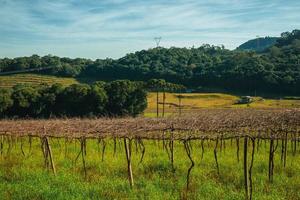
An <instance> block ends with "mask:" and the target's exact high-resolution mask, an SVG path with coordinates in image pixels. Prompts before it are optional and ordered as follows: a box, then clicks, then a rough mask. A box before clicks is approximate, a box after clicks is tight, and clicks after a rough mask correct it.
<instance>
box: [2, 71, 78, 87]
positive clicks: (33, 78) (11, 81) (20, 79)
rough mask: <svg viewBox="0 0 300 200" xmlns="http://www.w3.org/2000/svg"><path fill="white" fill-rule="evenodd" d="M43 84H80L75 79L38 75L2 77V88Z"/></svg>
mask: <svg viewBox="0 0 300 200" xmlns="http://www.w3.org/2000/svg"><path fill="white" fill-rule="evenodd" d="M42 83H46V84H49V85H51V84H54V83H61V84H63V85H65V86H68V85H71V84H75V83H78V81H76V79H74V78H59V77H56V76H48V75H36V74H16V75H9V76H0V88H11V87H13V86H14V85H16V84H30V85H40V84H42Z"/></svg>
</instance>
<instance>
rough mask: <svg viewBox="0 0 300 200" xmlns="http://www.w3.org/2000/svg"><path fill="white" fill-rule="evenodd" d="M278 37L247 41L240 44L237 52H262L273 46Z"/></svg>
mask: <svg viewBox="0 0 300 200" xmlns="http://www.w3.org/2000/svg"><path fill="white" fill-rule="evenodd" d="M277 39H278V37H264V38H256V39H252V40H249V41H247V42H245V43H243V44H241V45H240V46H239V47H238V48H237V50H242V51H256V52H262V51H264V50H266V49H267V48H268V47H270V46H273V45H274V44H275V43H276V41H277Z"/></svg>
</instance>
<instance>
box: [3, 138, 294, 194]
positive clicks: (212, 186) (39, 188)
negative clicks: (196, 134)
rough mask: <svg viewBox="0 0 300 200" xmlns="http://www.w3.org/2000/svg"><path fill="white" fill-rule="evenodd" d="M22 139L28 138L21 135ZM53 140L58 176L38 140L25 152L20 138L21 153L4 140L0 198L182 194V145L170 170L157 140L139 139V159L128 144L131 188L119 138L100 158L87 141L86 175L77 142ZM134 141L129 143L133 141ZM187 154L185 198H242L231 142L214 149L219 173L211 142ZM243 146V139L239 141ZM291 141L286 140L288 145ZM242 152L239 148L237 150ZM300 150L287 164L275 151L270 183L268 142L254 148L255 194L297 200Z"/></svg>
mask: <svg viewBox="0 0 300 200" xmlns="http://www.w3.org/2000/svg"><path fill="white" fill-rule="evenodd" d="M26 140H27V139H26ZM64 142H65V141H64V140H62V139H52V140H50V144H51V145H52V150H53V155H54V156H53V157H54V161H55V163H56V168H57V172H58V174H57V176H54V175H53V174H52V172H51V171H47V170H45V169H44V167H43V164H44V163H43V157H42V152H41V147H40V141H39V139H34V140H33V148H32V152H31V154H29V147H28V142H25V141H23V143H24V151H25V156H23V155H22V154H21V151H20V143H18V144H17V145H15V146H14V147H13V149H12V151H11V153H10V154H9V155H8V154H7V149H8V145H7V144H5V146H4V151H3V152H4V153H3V155H2V156H1V157H0V161H1V162H0V197H1V199H5V200H6V199H151V200H152V199H166V200H167V199H183V197H184V194H185V191H186V189H185V188H186V175H187V170H188V168H189V166H190V161H189V159H188V157H187V155H186V153H185V151H184V148H183V144H182V143H179V142H176V143H175V161H174V164H175V168H176V171H175V173H173V171H172V170H171V165H170V162H169V160H168V156H167V153H166V152H165V151H164V150H163V149H162V143H159V144H158V143H155V142H153V141H147V142H144V143H145V146H146V154H145V157H144V161H143V163H142V164H139V160H140V156H141V154H140V152H137V151H136V148H135V145H133V152H132V156H133V157H132V160H133V164H132V165H133V176H134V181H135V186H134V188H133V189H130V187H129V184H128V181H127V171H126V170H127V166H126V157H125V153H124V149H123V143H122V141H121V143H119V144H118V145H117V152H116V154H115V155H114V153H113V141H112V140H108V139H107V140H106V142H107V147H106V151H105V154H104V161H101V148H102V146H101V145H100V149H99V147H98V146H97V141H95V140H88V141H87V157H86V162H87V178H84V175H83V169H82V163H81V159H80V158H79V159H78V161H77V164H76V165H74V160H75V157H76V155H77V154H78V152H79V142H77V143H76V144H75V143H74V141H73V142H70V143H68V145H67V150H65V146H64ZM133 144H134V143H133ZM192 146H193V150H192V157H193V159H194V161H195V163H196V165H195V167H194V168H193V170H192V172H191V176H190V177H191V182H190V190H189V192H188V193H187V195H188V198H189V199H204V200H206V199H207V200H214V199H218V200H219V199H228V200H232V199H244V189H243V174H242V172H243V168H242V162H239V163H238V162H237V159H236V148H235V143H233V144H232V145H231V144H230V141H227V143H226V151H224V150H223V151H222V152H220V151H219V149H218V160H219V165H220V176H218V175H217V171H216V167H215V161H214V156H213V144H212V143H208V142H206V143H205V153H204V157H203V159H201V148H200V142H193V143H192ZM240 146H242V144H241V145H240ZM289 146H290V145H289ZM240 155H241V156H242V149H241V152H240ZM299 158H300V156H299V152H298V153H297V155H296V156H295V157H293V156H292V155H291V152H290V151H289V152H288V160H287V166H286V168H283V167H282V165H281V164H280V155H279V150H277V152H276V156H275V172H274V182H273V183H269V182H268V180H267V177H268V143H266V144H264V143H262V144H261V147H260V149H259V152H256V154H255V158H254V167H253V184H254V188H253V195H254V196H253V197H254V199H263V200H271V199H272V200H273V199H282V200H283V199H287V200H289V199H290V200H295V199H300V174H299V173H298V172H299V170H300V162H299Z"/></svg>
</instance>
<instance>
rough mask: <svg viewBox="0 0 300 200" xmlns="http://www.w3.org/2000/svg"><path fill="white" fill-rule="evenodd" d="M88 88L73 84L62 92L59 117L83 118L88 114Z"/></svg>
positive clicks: (87, 86) (84, 85)
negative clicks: (61, 105)
mask: <svg viewBox="0 0 300 200" xmlns="http://www.w3.org/2000/svg"><path fill="white" fill-rule="evenodd" d="M89 92H90V86H89V85H86V84H73V85H71V86H69V87H67V88H65V89H64V91H63V92H62V99H63V108H62V107H61V109H62V110H63V112H62V113H61V115H62V114H63V115H66V116H70V117H75V116H85V115H86V114H87V113H89V112H90V110H89V106H90V105H88V103H87V102H88V97H89V96H88V95H89Z"/></svg>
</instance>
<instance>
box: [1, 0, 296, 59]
mask: <svg viewBox="0 0 300 200" xmlns="http://www.w3.org/2000/svg"><path fill="white" fill-rule="evenodd" d="M0 6H1V7H0V34H1V35H2V36H1V38H0V45H1V46H0V56H21V55H23V54H26V55H28V54H31V53H37V54H40V53H39V52H38V51H41V53H42V52H45V54H47V51H49V53H52V54H57V55H68V56H71V57H77V56H80V57H91V58H96V57H99V58H103V57H108V56H109V57H120V56H122V55H124V54H125V53H126V52H132V51H135V50H139V49H143V48H149V47H151V46H152V44H153V46H154V42H153V40H152V38H153V37H155V36H158V35H159V36H162V37H163V41H162V44H163V45H165V46H192V45H201V44H202V43H211V44H216V45H219V44H225V46H226V47H228V48H235V47H236V46H237V45H239V44H240V43H242V42H244V41H246V40H248V39H251V38H253V37H255V36H256V35H261V36H266V35H272V36H273V35H279V34H280V33H281V32H283V31H291V30H292V29H296V28H298V27H299V26H300V14H299V8H300V3H298V2H294V1H280V0H265V1H259V0H251V1H250V0H207V1H201V2H200V1H198V0H175V1H167V0H152V1H142V0H102V1H96V0H95V1H85V0H56V1H47V0H35V1H34V0H9V1H8V0H5V1H4V0H0ZM69 47H70V48H69Z"/></svg>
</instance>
